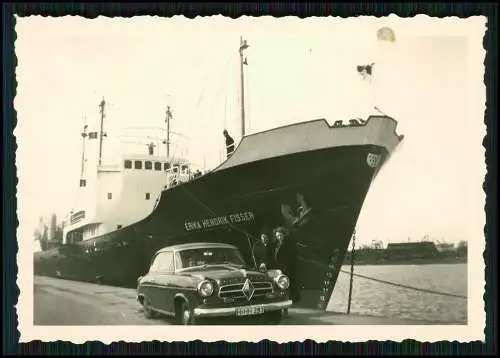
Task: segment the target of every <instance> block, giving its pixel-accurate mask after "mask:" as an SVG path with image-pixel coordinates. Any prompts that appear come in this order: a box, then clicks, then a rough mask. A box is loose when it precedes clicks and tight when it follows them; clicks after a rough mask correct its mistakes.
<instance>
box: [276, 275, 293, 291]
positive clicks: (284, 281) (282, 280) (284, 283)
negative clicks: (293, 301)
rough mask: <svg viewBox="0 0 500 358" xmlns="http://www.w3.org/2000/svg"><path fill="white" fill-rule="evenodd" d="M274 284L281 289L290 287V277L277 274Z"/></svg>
mask: <svg viewBox="0 0 500 358" xmlns="http://www.w3.org/2000/svg"><path fill="white" fill-rule="evenodd" d="M275 282H276V285H278V287H279V288H281V289H282V290H286V289H287V288H288V287H290V279H289V278H288V277H287V276H285V275H279V276H277V277H276V279H275Z"/></svg>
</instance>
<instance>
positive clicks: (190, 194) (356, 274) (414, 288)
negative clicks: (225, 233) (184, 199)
mask: <svg viewBox="0 0 500 358" xmlns="http://www.w3.org/2000/svg"><path fill="white" fill-rule="evenodd" d="M181 187H182V188H183V189H184V190H185V191H186V193H187V194H188V195H189V196H191V197H192V198H193V199H194V200H195V201H196V202H198V204H200V205H201V206H203V207H204V208H205V209H207V210H208V211H210V212H212V214H214V215H217V213H216V212H215V211H214V210H213V209H212V208H210V207H209V206H208V205H206V204H205V203H203V202H202V201H201V200H199V199H198V198H197V197H196V196H195V195H193V194H192V193H191V192H190V191H189V190H188V189H187V188H186V187H185V185H181ZM227 225H228V226H229V227H231V228H233V229H235V230H237V231H239V232H241V233H243V234H245V236H247V239H250V238H255V237H254V236H253V235H252V234H251V233H249V232H247V231H246V230H244V229H241V228H239V227H237V226H236V225H232V224H230V223H228V224H227ZM300 258H301V259H302V260H304V261H308V262H311V263H314V264H316V265H318V266H325V265H323V264H321V263H319V262H317V261H313V260H307V259H305V258H303V257H300ZM340 272H342V273H345V274H348V275H352V276H356V277H360V278H364V279H365V280H371V281H374V282H378V283H383V284H386V285H390V286H395V287H401V288H405V289H408V290H413V291H418V292H424V293H430V294H435V295H441V296H448V297H455V298H461V299H465V300H466V299H467V296H463V295H458V294H455V293H448V292H440V291H434V290H429V289H425V288H418V287H413V286H408V285H403V284H400V283H395V282H390V281H386V280H381V279H378V278H373V277H369V276H365V275H361V274H358V273H354V272H352V273H351V272H349V271H346V270H342V269H340Z"/></svg>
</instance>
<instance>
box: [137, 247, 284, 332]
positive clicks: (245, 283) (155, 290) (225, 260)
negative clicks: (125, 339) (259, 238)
mask: <svg viewBox="0 0 500 358" xmlns="http://www.w3.org/2000/svg"><path fill="white" fill-rule="evenodd" d="M289 286H290V281H289V279H288V277H287V276H286V275H284V274H283V273H282V272H281V271H280V270H267V269H266V268H265V267H260V268H259V270H256V269H254V268H251V266H249V265H247V264H246V263H245V262H244V259H243V258H242V255H241V253H240V252H239V251H238V249H237V248H236V247H235V246H233V245H229V244H222V243H189V244H180V245H174V246H168V247H165V248H162V249H160V250H158V251H157V252H156V253H155V255H154V257H153V259H152V261H151V266H150V268H149V272H148V273H146V274H145V275H144V276H141V277H139V278H138V279H137V300H138V301H139V303H140V304H141V305H142V306H143V309H144V315H145V317H146V318H152V317H154V316H156V315H157V314H164V315H168V316H171V317H174V318H175V322H176V323H177V324H181V325H190V324H196V322H198V321H199V319H200V318H208V317H212V318H215V317H231V316H232V317H235V319H240V318H242V317H244V316H260V317H262V319H263V320H264V321H265V322H266V323H272V324H278V323H279V322H280V320H281V318H282V313H283V311H284V310H285V309H287V308H288V307H289V306H291V304H292V301H291V300H290V299H289V292H288V288H289Z"/></svg>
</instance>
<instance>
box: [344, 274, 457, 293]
mask: <svg viewBox="0 0 500 358" xmlns="http://www.w3.org/2000/svg"><path fill="white" fill-rule="evenodd" d="M340 272H342V273H345V274H348V275H351V272H349V271H346V270H342V269H341V270H340ZM352 275H353V276H356V277H360V278H364V279H366V280H371V281H375V282H379V283H384V284H386V285H391V286H396V287H401V288H406V289H409V290H414V291H419V292H425V293H432V294H435V295H441V296H448V297H456V298H462V299H465V300H466V299H467V296H463V295H458V294H455V293H448V292H440V291H434V290H429V289H425V288H418V287H413V286H408V285H403V284H400V283H395V282H390V281H385V280H380V279H378V278H373V277H368V276H364V275H360V274H359V273H352Z"/></svg>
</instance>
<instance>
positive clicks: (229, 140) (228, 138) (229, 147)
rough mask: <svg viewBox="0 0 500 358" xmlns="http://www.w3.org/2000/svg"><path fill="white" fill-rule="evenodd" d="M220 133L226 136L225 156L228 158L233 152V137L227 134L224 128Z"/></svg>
mask: <svg viewBox="0 0 500 358" xmlns="http://www.w3.org/2000/svg"><path fill="white" fill-rule="evenodd" d="M222 134H224V137H226V151H227V157H228V158H229V157H230V156H231V154H233V152H234V139H233V138H232V137H231V136H230V135H229V133H228V132H227V130H226V129H224V131H223V132H222Z"/></svg>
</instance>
